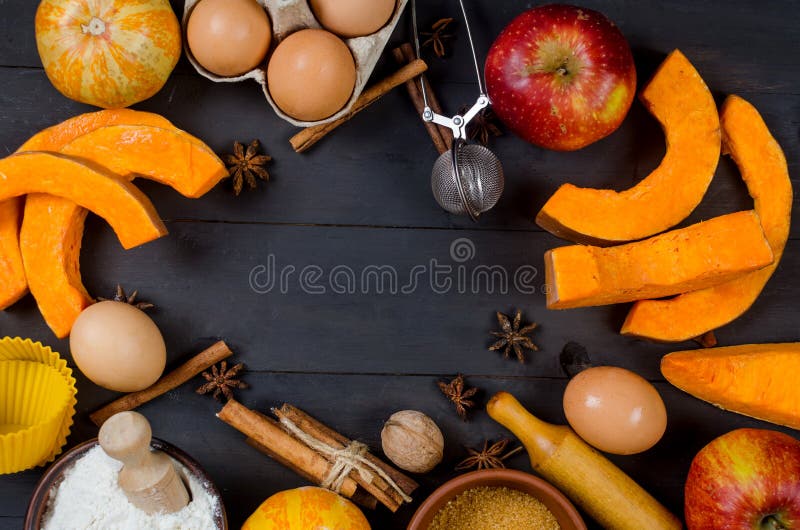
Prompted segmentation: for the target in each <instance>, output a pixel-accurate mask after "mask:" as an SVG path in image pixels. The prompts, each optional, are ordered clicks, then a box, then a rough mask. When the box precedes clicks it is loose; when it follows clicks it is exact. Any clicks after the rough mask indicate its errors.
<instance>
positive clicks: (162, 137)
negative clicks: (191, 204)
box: [58, 125, 228, 198]
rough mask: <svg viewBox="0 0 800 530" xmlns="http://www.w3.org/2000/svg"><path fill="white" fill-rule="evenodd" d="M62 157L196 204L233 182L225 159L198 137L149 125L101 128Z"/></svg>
mask: <svg viewBox="0 0 800 530" xmlns="http://www.w3.org/2000/svg"><path fill="white" fill-rule="evenodd" d="M58 151H59V152H61V153H64V154H66V155H72V156H76V157H80V158H84V159H88V160H92V161H94V162H96V163H98V164H102V165H103V167H105V168H107V169H109V170H111V171H112V172H114V173H117V174H118V175H121V176H123V177H127V178H130V179H132V178H134V177H137V176H141V177H143V178H146V179H148V180H154V181H156V182H159V183H161V184H164V185H166V186H170V187H171V188H173V189H174V190H175V191H177V192H178V193H180V194H182V195H184V196H186V197H190V198H197V197H201V196H203V195H205V194H206V193H207V192H208V191H209V190H210V189H211V188H213V187H214V186H216V185H217V184H218V183H219V181H220V180H222V179H223V178H225V177H227V176H228V171H227V169H226V168H225V165H224V164H223V163H222V161H221V160H220V159H219V157H217V155H215V154H214V153H213V152H212V151H211V150H210V149H209V148H208V147H206V146H205V145H204V144H202V142H200V141H199V140H197V139H196V138H194V137H193V136H192V135H190V134H187V133H185V132H183V131H177V130H169V129H164V128H161V127H153V126H149V125H109V126H106V127H100V128H99V129H95V130H94V131H91V132H88V133H86V134H84V135H81V136H78V137H77V138H75V139H74V140H72V141H71V142H69V143H67V144H65V145H64V146H63V147H61V149H58Z"/></svg>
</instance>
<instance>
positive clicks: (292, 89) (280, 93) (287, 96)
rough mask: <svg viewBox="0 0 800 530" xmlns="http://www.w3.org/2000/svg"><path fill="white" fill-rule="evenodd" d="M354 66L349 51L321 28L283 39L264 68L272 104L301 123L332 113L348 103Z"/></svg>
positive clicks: (354, 76) (353, 85) (352, 86)
mask: <svg viewBox="0 0 800 530" xmlns="http://www.w3.org/2000/svg"><path fill="white" fill-rule="evenodd" d="M355 84H356V65H355V62H354V61H353V54H352V53H350V48H348V47H347V45H346V44H345V43H344V42H343V41H342V40H341V39H340V38H339V37H337V36H336V35H334V34H333V33H330V32H328V31H325V30H322V29H304V30H301V31H298V32H296V33H292V34H291V35H289V36H288V37H287V38H286V39H285V40H283V41H282V42H281V43H280V44H278V47H277V48H276V49H275V52H274V53H273V54H272V58H271V59H270V61H269V65H268V66H267V86H268V87H269V93H270V95H271V96H272V99H273V100H274V101H275V104H276V105H277V106H278V108H280V109H281V110H282V111H283V112H285V113H286V114H288V115H289V116H291V117H292V118H295V119H297V120H301V121H317V120H322V119H325V118H327V117H329V116H331V115H332V114H335V113H336V112H338V111H339V110H341V109H342V107H344V106H345V104H347V102H348V101H349V100H350V96H351V95H352V94H353V88H354V87H355Z"/></svg>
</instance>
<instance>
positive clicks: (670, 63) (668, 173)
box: [536, 50, 720, 246]
mask: <svg viewBox="0 0 800 530" xmlns="http://www.w3.org/2000/svg"><path fill="white" fill-rule="evenodd" d="M640 99H641V101H642V103H644V105H645V107H647V109H648V110H649V111H650V112H651V113H652V114H653V115H654V116H655V118H656V119H657V120H658V121H659V122H660V123H661V126H662V127H663V129H664V134H665V136H666V142H667V153H666V155H665V156H664V159H663V160H662V162H661V164H660V165H659V166H658V168H656V169H655V170H654V171H653V172H652V173H650V175H648V176H647V177H645V178H644V179H643V180H642V181H641V182H639V183H638V184H637V185H636V186H634V187H632V188H630V189H628V190H625V191H622V192H616V191H613V190H600V189H592V188H579V187H577V186H573V185H572V184H564V185H563V186H561V187H560V188H559V189H558V190H557V191H556V192H555V194H553V196H552V197H550V199H549V200H548V201H547V203H546V204H545V205H544V207H543V208H542V209H541V211H540V212H539V214H538V215H537V216H536V223H537V224H538V225H539V226H541V227H542V228H544V229H545V230H547V231H548V232H551V233H553V234H555V235H556V236H559V237H562V238H564V239H569V240H571V241H574V242H576V243H585V244H592V245H600V246H606V245H613V244H618V243H623V242H627V241H635V240H639V239H643V238H645V237H648V236H651V235H653V234H657V233H659V232H663V231H664V230H667V229H669V228H671V227H673V226H675V225H677V224H678V223H680V222H681V221H683V220H684V219H685V218H686V217H687V216H688V215H689V214H690V213H691V212H692V210H694V209H695V207H697V205H698V204H700V201H701V200H702V198H703V195H705V193H706V190H707V189H708V186H709V184H710V183H711V179H712V178H713V177H714V171H716V168H717V164H718V162H719V153H720V130H719V115H718V113H717V106H716V104H715V103H714V98H713V96H712V95H711V92H710V91H709V89H708V87H707V86H706V84H705V82H704V81H703V79H702V78H701V77H700V74H698V73H697V70H695V68H694V67H693V66H692V64H691V63H690V62H689V60H688V59H686V57H685V56H684V55H683V54H682V53H681V52H680V51H679V50H675V51H673V52H672V53H671V54H670V55H669V56H668V57H667V58H666V60H665V61H664V62H663V63H662V65H661V66H660V67H659V69H658V71H657V72H656V74H655V75H654V76H653V79H652V80H651V81H650V82H649V83H648V85H647V86H646V87H645V88H644V90H643V91H642V93H641V95H640Z"/></svg>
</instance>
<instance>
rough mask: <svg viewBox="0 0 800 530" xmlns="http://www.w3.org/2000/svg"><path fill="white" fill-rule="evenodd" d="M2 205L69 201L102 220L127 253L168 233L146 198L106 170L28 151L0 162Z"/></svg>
mask: <svg viewBox="0 0 800 530" xmlns="http://www.w3.org/2000/svg"><path fill="white" fill-rule="evenodd" d="M0 183H1V184H2V185H0V201H4V200H6V199H11V198H13V197H20V196H22V195H27V194H30V193H49V194H51V195H56V196H59V197H63V198H65V199H69V200H71V201H73V202H75V203H77V204H79V205H81V206H83V207H84V208H87V209H89V210H91V211H93V212H94V213H96V214H97V215H99V216H100V217H102V218H103V219H105V220H106V221H107V222H108V223H109V224H110V225H111V227H112V228H113V229H114V232H115V233H116V234H117V237H118V238H119V241H120V243H122V246H123V247H125V248H126V249H128V248H133V247H136V246H139V245H142V244H144V243H147V242H148V241H152V240H154V239H158V238H159V237H161V236H163V235H165V234H166V233H167V229H166V227H165V226H164V223H162V222H161V220H160V219H159V217H158V213H156V210H155V208H154V207H153V205H152V203H151V202H150V200H149V199H148V198H147V196H145V194H144V193H142V192H141V191H139V189H138V188H137V187H136V186H134V185H133V184H131V183H130V182H128V181H126V180H124V179H122V178H120V177H119V176H118V175H115V174H114V173H111V172H110V171H108V170H107V169H105V168H103V167H101V166H97V165H95V164H91V163H89V162H84V161H79V160H76V159H74V158H72V157H69V156H66V155H62V154H58V153H46V152H43V151H28V152H22V153H17V154H14V155H11V156H9V157H7V158H4V159H2V160H0Z"/></svg>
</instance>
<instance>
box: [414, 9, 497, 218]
mask: <svg viewBox="0 0 800 530" xmlns="http://www.w3.org/2000/svg"><path fill="white" fill-rule="evenodd" d="M458 3H459V4H460V6H461V14H462V15H463V17H464V27H465V28H466V30H467V40H468V41H469V47H470V50H471V51H472V60H473V63H474V64H475V74H476V76H477V81H478V91H479V93H480V94H479V96H478V100H477V101H476V102H475V104H474V105H473V106H472V107H471V108H470V109H469V110H468V111H467V112H465V113H464V114H463V115H461V114H456V115H455V116H453V117H452V118H448V117H447V116H442V115H441V114H437V113H435V112H433V110H432V109H431V108H430V105H429V104H428V94H427V91H426V88H425V80H424V79H423V78H422V77H420V87H421V92H422V100H423V102H424V104H425V108H424V110H423V112H422V119H423V120H424V121H426V122H433V123H435V124H437V125H441V126H443V127H447V128H449V129H450V130H452V131H453V147H452V149H450V150H449V151H447V152H445V153H442V154H441V155H440V156H439V158H438V159H437V160H436V163H435V164H434V165H433V172H432V173H431V188H432V189H433V196H434V198H436V202H438V203H439V206H441V207H442V208H444V209H445V210H447V211H448V212H450V213H453V214H457V215H463V214H468V215H469V216H470V218H472V220H473V221H477V220H478V217H479V216H480V215H481V214H482V213H483V212H486V211H488V210H490V209H491V208H492V207H493V206H494V205H495V204H497V201H498V200H499V199H500V196H501V195H502V194H503V186H504V183H505V179H504V177H503V166H502V164H500V160H499V159H498V158H497V156H496V155H495V154H494V153H493V152H492V151H490V150H489V149H487V148H486V147H484V146H482V145H479V144H475V143H468V142H467V125H469V123H470V122H471V121H472V120H473V119H474V118H475V116H477V115H478V114H479V113H480V112H481V111H483V109H485V108H487V107H488V106H489V105H490V103H491V102H490V101H489V96H487V95H486V92H485V90H484V88H483V78H482V76H481V70H480V67H479V66H478V56H477V54H476V53H475V44H474V43H473V41H472V32H471V31H470V27H469V19H468V18H467V10H466V9H465V8H464V1H463V0H458ZM411 20H412V25H413V30H414V46H415V48H416V52H417V57H419V55H420V45H419V30H418V28H417V3H416V0H411Z"/></svg>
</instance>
